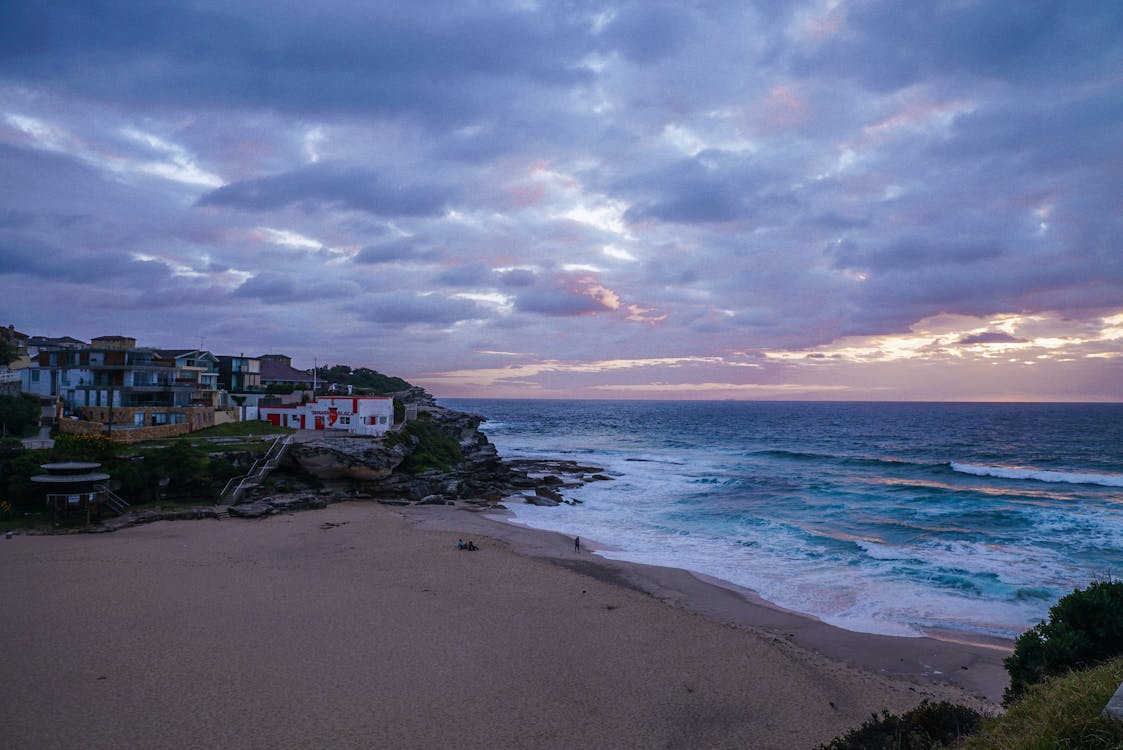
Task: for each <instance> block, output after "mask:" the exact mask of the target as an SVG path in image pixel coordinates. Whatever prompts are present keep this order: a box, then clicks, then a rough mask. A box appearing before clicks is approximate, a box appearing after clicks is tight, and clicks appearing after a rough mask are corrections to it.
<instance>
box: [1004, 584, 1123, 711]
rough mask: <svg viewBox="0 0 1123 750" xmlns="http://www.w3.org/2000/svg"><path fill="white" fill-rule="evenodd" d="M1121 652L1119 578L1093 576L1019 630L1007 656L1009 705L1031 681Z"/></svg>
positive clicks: (1122, 631)
mask: <svg viewBox="0 0 1123 750" xmlns="http://www.w3.org/2000/svg"><path fill="white" fill-rule="evenodd" d="M1116 656H1123V581H1116V580H1112V579H1110V578H1108V579H1104V580H1099V581H1093V582H1092V583H1091V584H1090V585H1089V586H1088V587H1087V588H1086V589H1083V590H1081V589H1077V590H1075V591H1073V592H1072V593H1071V594H1068V595H1067V596H1064V597H1062V598H1061V599H1060V600H1058V601H1057V603H1056V604H1054V605H1053V606H1052V608H1051V609H1050V610H1049V619H1048V621H1042V622H1040V623H1038V624H1037V625H1035V626H1034V627H1032V628H1030V629H1029V630H1027V631H1026V632H1024V633H1022V634H1021V635H1020V636H1018V639H1017V641H1015V643H1014V653H1012V654H1011V655H1010V656H1009V657H1007V659H1006V662H1005V664H1006V671H1007V672H1009V673H1010V687H1008V688H1007V689H1006V694H1005V695H1004V696H1003V705H1005V706H1007V707H1009V706H1010V705H1011V704H1013V702H1014V701H1016V700H1017V699H1018V698H1020V697H1021V696H1023V695H1025V693H1026V690H1027V689H1028V688H1029V686H1030V685H1035V684H1037V683H1040V682H1043V681H1044V680H1045V679H1046V678H1048V677H1052V676H1055V675H1061V674H1065V673H1066V672H1068V671H1069V670H1073V669H1083V668H1085V667H1091V666H1094V665H1096V664H1100V663H1102V662H1104V661H1106V660H1108V659H1111V658H1113V657H1116Z"/></svg>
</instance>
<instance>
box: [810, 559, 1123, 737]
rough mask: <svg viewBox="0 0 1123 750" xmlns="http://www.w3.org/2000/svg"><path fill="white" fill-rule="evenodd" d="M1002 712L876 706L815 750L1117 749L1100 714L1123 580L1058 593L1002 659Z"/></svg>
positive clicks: (1117, 645)
mask: <svg viewBox="0 0 1123 750" xmlns="http://www.w3.org/2000/svg"><path fill="white" fill-rule="evenodd" d="M1005 666H1006V671H1007V672H1008V673H1009V674H1010V686H1009V687H1008V688H1007V690H1006V693H1005V695H1004V696H1003V705H1004V706H1005V707H1006V708H1007V709H1008V711H1007V712H1006V713H1005V714H1003V715H1001V716H997V717H982V716H980V715H979V714H977V713H976V712H974V711H973V710H972V709H969V708H966V707H964V706H959V705H955V704H952V703H946V702H943V703H937V704H930V703H927V702H925V703H922V704H921V705H920V706H919V707H917V708H916V709H914V710H912V711H908V712H906V713H904V714H901V715H899V716H897V715H893V714H890V713H888V712H883V713H882V715H881V716H877V715H874V716H871V717H870V719H869V720H868V721H866V722H865V723H864V724H862V726H860V727H858V728H857V729H854V730H851V731H850V732H848V733H847V734H845V735H842V736H839V737H836V738H835V739H834V740H832V741H831V743H829V744H827V745H822V746H820V750H866V749H867V748H876V749H878V750H882V749H884V750H938V749H939V748H962V750H1052V749H1053V748H1072V749H1073V750H1076V749H1083V750H1101V749H1102V750H1108V749H1111V750H1119V749H1120V748H1123V724H1120V723H1119V722H1116V721H1114V720H1111V719H1108V718H1105V717H1103V716H1102V715H1101V713H1102V711H1103V709H1104V706H1106V705H1107V702H1108V701H1109V700H1110V699H1111V697H1112V695H1113V694H1114V693H1115V691H1116V689H1117V688H1118V687H1119V685H1120V683H1123V581H1118V580H1113V579H1111V578H1107V579H1103V580H1097V581H1093V582H1092V583H1091V584H1089V586H1088V587H1087V588H1085V589H1076V590H1074V591H1073V592H1072V593H1070V594H1067V595H1066V596H1063V597H1061V599H1059V600H1058V601H1057V603H1056V604H1055V605H1053V607H1052V608H1051V609H1050V610H1049V619H1048V620H1047V621H1045V620H1043V621H1042V622H1040V623H1038V624H1037V625H1035V626H1034V627H1033V628H1030V629H1029V630H1027V631H1026V632H1025V633H1023V634H1022V635H1021V636H1019V637H1018V639H1017V640H1016V641H1015V644H1014V651H1013V653H1012V654H1011V655H1010V656H1009V657H1007V658H1006V660H1005Z"/></svg>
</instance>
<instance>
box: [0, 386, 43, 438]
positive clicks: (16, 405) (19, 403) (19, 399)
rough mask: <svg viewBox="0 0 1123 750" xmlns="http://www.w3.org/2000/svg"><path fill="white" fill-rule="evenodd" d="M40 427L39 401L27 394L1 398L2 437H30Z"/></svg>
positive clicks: (0, 430) (0, 431) (0, 426)
mask: <svg viewBox="0 0 1123 750" xmlns="http://www.w3.org/2000/svg"><path fill="white" fill-rule="evenodd" d="M38 426H39V399H37V398H35V397H34V396H32V395H30V394H27V393H21V394H19V395H18V396H0V435H3V436H4V437H7V436H9V435H15V436H17V437H18V436H21V435H28V434H30V433H33V432H35V429H36V427H38Z"/></svg>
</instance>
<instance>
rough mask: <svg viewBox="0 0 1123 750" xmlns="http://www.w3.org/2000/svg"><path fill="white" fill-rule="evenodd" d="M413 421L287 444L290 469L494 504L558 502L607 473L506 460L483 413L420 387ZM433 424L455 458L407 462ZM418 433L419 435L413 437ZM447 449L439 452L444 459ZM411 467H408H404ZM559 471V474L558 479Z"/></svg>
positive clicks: (390, 493)
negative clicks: (566, 491)
mask: <svg viewBox="0 0 1123 750" xmlns="http://www.w3.org/2000/svg"><path fill="white" fill-rule="evenodd" d="M414 391H417V392H419V393H412V392H411V394H410V396H412V397H413V400H411V401H407V402H406V403H414V404H416V405H417V406H418V422H419V423H422V424H423V425H424V426H425V429H424V430H422V429H406V430H403V431H401V432H400V433H398V434H393V433H392V434H391V435H390V436H388V437H387V438H385V439H383V440H373V439H371V438H362V437H321V438H316V439H313V440H312V441H309V442H302V443H297V444H294V445H293V446H292V449H291V450H290V453H289V461H290V465H291V467H292V468H295V469H297V470H298V471H301V472H304V473H307V474H310V475H312V476H313V477H315V478H316V479H318V480H321V481H328V482H344V483H348V484H350V489H352V490H353V491H354V492H356V493H360V494H362V495H367V496H370V497H375V498H381V499H387V500H389V499H394V500H403V501H409V502H426V503H449V504H455V503H456V502H458V501H465V502H470V503H473V504H476V505H481V506H496V505H498V504H499V503H500V502H512V501H514V502H535V503H540V504H544V505H557V504H558V503H560V502H566V501H565V500H564V498H563V497H562V496H561V494H560V493H559V490H560V489H562V488H564V487H567V486H568V487H574V486H579V485H580V484H583V483H584V482H586V481H590V480H591V479H594V478H595V479H607V477H604V476H603V475H596V476H593V477H591V476H589V475H590V474H591V473H595V472H599V471H600V470H599V469H597V468H595V467H581V466H578V465H576V464H574V463H573V462H563V461H541V462H525V461H523V462H510V461H505V460H504V459H503V458H502V457H500V455H499V452H498V451H497V450H496V448H495V446H494V445H492V444H491V441H489V440H488V439H487V435H485V434H484V433H483V432H481V431H480V429H479V427H480V425H481V423H483V422H484V419H483V417H480V416H478V415H475V414H467V413H464V412H459V411H455V410H453V409H447V408H445V407H442V406H438V405H437V404H436V402H435V401H434V400H433V399H432V397H431V396H429V395H428V394H427V393H425V392H424V391H422V390H421V389H414ZM433 430H435V431H436V432H437V433H439V435H440V436H442V437H443V438H444V442H446V443H452V444H453V447H457V446H458V448H459V450H458V451H453V452H455V453H457V454H458V456H457V460H456V461H446V462H444V463H442V465H441V467H440V468H427V469H422V470H417V468H416V467H417V466H418V465H421V466H425V465H427V464H426V463H425V462H418V461H411V460H409V459H410V458H411V455H412V454H414V453H415V452H421V451H429V450H432V445H427V444H426V441H425V439H424V437H423V435H424V433H425V432H426V431H430V432H431V431H433ZM419 436H420V437H419ZM450 453H451V452H450V451H448V450H445V451H444V452H443V453H442V456H444V457H445V458H446V459H447V457H448V456H449V455H450ZM407 469H412V470H407ZM558 474H562V475H565V476H566V478H565V479H562V478H560V477H559V476H557V475H558Z"/></svg>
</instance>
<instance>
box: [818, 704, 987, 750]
mask: <svg viewBox="0 0 1123 750" xmlns="http://www.w3.org/2000/svg"><path fill="white" fill-rule="evenodd" d="M980 721H982V715H981V714H980V713H979V712H977V711H975V710H973V709H970V708H967V707H966V706H959V705H956V704H954V703H949V702H947V701H940V702H939V703H929V702H928V701H924V702H923V703H921V704H920V705H919V706H917V707H916V708H914V709H913V710H911V711H906V712H905V713H903V714H901V715H900V716H897V715H895V714H890V713H889V712H888V711H883V712H882V713H881V716H878V715H877V714H874V715H873V716H871V717H870V718H869V719H868V720H867V721H866V722H865V723H864V724H862V726H860V727H858V728H857V729H852V730H850V731H849V732H847V733H846V734H844V735H842V736H841V737H835V738H834V739H833V740H831V742H830V744H827V745H820V746H819V750H938V749H939V748H948V747H952V746H953V745H954V744H955V743H956V742H958V741H960V740H961V739H962V738H964V737H965V736H966V735H968V734H970V733H971V732H973V731H975V729H976V728H977V727H978V726H979V723H980Z"/></svg>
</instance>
